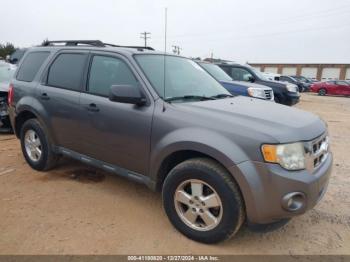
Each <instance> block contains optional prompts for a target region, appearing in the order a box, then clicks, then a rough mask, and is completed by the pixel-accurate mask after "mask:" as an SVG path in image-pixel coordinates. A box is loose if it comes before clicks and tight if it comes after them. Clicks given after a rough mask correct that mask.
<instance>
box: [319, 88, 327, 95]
mask: <svg viewBox="0 0 350 262" xmlns="http://www.w3.org/2000/svg"><path fill="white" fill-rule="evenodd" d="M326 94H327V91H326V89H324V88H321V89H320V90H318V95H320V96H325V95H326Z"/></svg>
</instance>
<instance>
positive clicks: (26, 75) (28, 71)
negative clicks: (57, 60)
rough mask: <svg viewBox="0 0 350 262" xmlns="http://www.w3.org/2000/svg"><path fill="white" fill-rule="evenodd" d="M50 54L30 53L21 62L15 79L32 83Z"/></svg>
mask: <svg viewBox="0 0 350 262" xmlns="http://www.w3.org/2000/svg"><path fill="white" fill-rule="evenodd" d="M49 54H50V52H31V53H29V54H28V55H27V56H26V57H25V58H24V60H23V63H22V65H21V67H20V69H19V71H18V74H17V77H16V79H17V80H19V81H25V82H32V81H33V79H34V77H35V75H36V74H37V73H38V71H39V69H40V67H41V66H42V64H43V63H44V61H45V60H46V58H47V57H48V56H49Z"/></svg>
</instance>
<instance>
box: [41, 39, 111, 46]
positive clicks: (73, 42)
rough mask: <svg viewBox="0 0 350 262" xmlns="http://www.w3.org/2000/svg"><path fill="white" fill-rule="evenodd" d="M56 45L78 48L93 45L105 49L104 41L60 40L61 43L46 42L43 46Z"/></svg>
mask: <svg viewBox="0 0 350 262" xmlns="http://www.w3.org/2000/svg"><path fill="white" fill-rule="evenodd" d="M54 44H65V45H66V46H77V45H79V44H82V45H91V46H99V47H104V46H105V45H104V44H103V42H102V41H100V40H59V41H48V40H46V41H44V42H43V43H42V46H52V45H54Z"/></svg>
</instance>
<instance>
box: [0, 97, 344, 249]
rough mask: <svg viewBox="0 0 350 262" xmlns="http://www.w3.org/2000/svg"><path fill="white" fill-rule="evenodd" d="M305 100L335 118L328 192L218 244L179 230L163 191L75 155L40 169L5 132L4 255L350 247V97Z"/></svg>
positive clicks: (1, 171)
mask: <svg viewBox="0 0 350 262" xmlns="http://www.w3.org/2000/svg"><path fill="white" fill-rule="evenodd" d="M297 107H298V108H301V109H304V110H307V111H311V112H314V113H316V114H318V115H320V116H321V117H322V118H323V119H325V120H326V121H327V122H328V126H329V130H330V135H331V143H332V146H331V148H332V151H333V153H334V158H335V161H334V167H333V174H332V177H331V181H330V185H329V188H328V192H327V193H326V195H325V197H324V198H323V200H322V201H321V202H320V203H319V204H318V205H317V206H316V207H315V209H313V210H311V211H309V212H308V213H306V214H305V215H303V216H301V217H297V218H294V219H292V220H291V221H290V222H289V223H288V224H287V225H285V226H283V227H281V228H278V229H275V230H274V231H269V232H261V231H258V230H256V229H255V230H252V229H249V228H247V227H243V228H242V229H241V231H240V232H239V233H238V235H237V236H236V237H235V238H233V239H231V240H229V241H226V242H224V243H220V244H218V245H204V244H199V243H196V242H194V241H191V240H188V239H187V238H185V237H183V236H182V235H181V234H180V233H178V232H177V231H176V230H175V229H174V228H173V227H172V225H171V224H170V222H168V219H167V217H166V215H165V213H164V212H163V209H162V205H161V197H160V194H158V193H153V192H151V191H150V190H148V189H147V188H146V187H144V186H142V185H139V184H136V183H133V182H130V181H128V180H125V179H123V178H120V177H117V176H113V175H110V174H106V173H103V172H101V171H96V170H93V169H91V168H89V167H87V166H84V165H82V164H80V163H77V162H73V161H71V160H63V161H62V163H61V164H60V165H59V167H58V168H56V169H55V170H53V171H51V172H49V173H39V172H36V171H33V170H32V169H30V168H29V166H28V165H27V164H26V163H25V160H24V158H23V157H22V153H21V151H20V145H19V141H18V140H17V139H16V138H15V137H14V136H13V135H0V236H1V237H0V254H190V253H191V254H289V255H296V254H350V177H349V175H350V161H349V160H350V149H349V148H350V98H346V97H319V96H316V95H314V94H302V101H301V103H299V104H298V105H297Z"/></svg>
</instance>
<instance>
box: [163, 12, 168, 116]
mask: <svg viewBox="0 0 350 262" xmlns="http://www.w3.org/2000/svg"><path fill="white" fill-rule="evenodd" d="M167 23H168V8H165V26H164V67H163V80H164V82H163V89H164V90H163V112H164V111H165V102H164V99H165V98H166V96H165V72H166V71H165V69H166V66H165V62H166V59H165V57H166V33H167Z"/></svg>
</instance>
